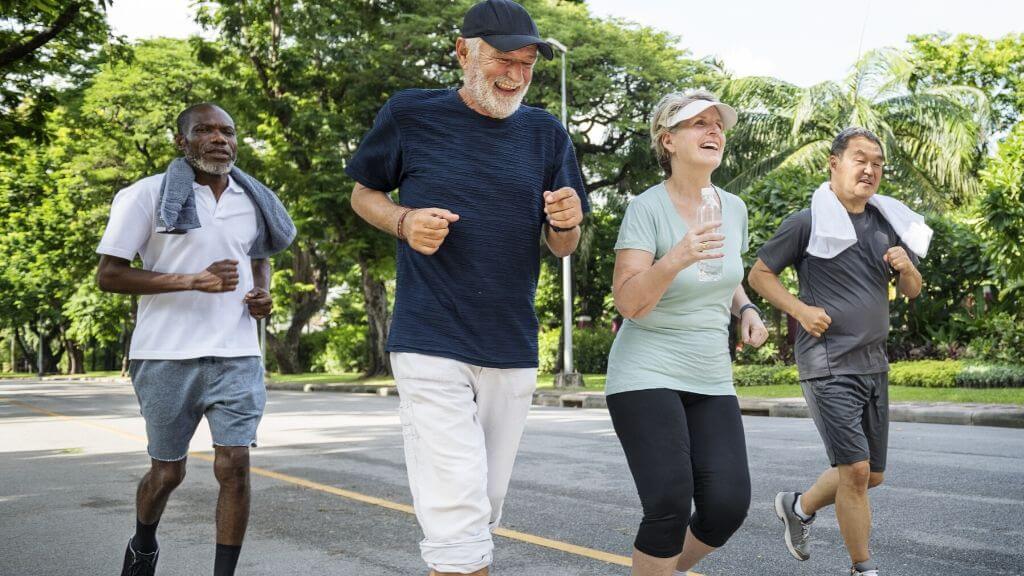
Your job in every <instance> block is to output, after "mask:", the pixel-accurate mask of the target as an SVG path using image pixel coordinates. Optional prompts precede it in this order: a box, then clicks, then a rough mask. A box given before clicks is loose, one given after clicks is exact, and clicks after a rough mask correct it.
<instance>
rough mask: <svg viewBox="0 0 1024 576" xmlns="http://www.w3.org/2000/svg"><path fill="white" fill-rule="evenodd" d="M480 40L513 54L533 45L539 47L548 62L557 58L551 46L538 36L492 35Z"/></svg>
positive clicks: (538, 49)
mask: <svg viewBox="0 0 1024 576" xmlns="http://www.w3.org/2000/svg"><path fill="white" fill-rule="evenodd" d="M480 38H482V39H483V41H484V42H487V43H488V44H490V45H491V46H493V47H494V48H496V49H497V50H501V51H502V52H513V51H515V50H519V49H520V48H522V47H523V46H529V45H531V44H533V45H535V46H537V51H538V52H540V53H541V55H542V56H544V57H545V58H547V59H548V60H551V59H552V58H554V57H555V53H554V51H553V50H552V49H551V45H550V44H548V43H547V42H545V41H543V40H541V39H540V38H538V37H536V36H528V35H524V34H492V35H490V36H481V37H480Z"/></svg>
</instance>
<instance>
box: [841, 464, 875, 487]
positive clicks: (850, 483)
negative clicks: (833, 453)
mask: <svg viewBox="0 0 1024 576" xmlns="http://www.w3.org/2000/svg"><path fill="white" fill-rule="evenodd" d="M870 481H871V465H870V464H868V461H867V460H862V461H860V462H854V463H853V464H840V465H839V482H840V483H841V484H845V485H846V486H847V487H850V488H856V489H858V490H867V489H868V482H870Z"/></svg>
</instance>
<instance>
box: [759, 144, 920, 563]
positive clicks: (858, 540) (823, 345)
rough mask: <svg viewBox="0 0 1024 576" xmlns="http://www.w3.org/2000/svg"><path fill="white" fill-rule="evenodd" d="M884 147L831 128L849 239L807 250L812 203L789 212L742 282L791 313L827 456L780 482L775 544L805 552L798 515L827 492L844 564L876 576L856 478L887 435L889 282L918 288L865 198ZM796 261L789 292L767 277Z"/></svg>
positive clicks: (874, 470) (903, 254) (868, 470)
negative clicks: (799, 478)
mask: <svg viewBox="0 0 1024 576" xmlns="http://www.w3.org/2000/svg"><path fill="white" fill-rule="evenodd" d="M884 162H885V156H884V152H883V151H882V145H881V142H880V141H879V139H878V137H877V136H875V135H874V134H872V133H871V132H869V131H867V130H864V129H862V128H850V129H847V130H844V131H843V132H841V133H840V134H839V135H838V136H836V139H835V141H834V142H833V144H832V150H831V153H830V155H829V169H830V172H831V177H830V179H829V188H830V189H831V191H832V192H833V193H834V194H835V196H836V198H838V199H839V202H840V203H841V204H842V205H843V208H845V209H846V212H847V213H848V216H849V218H850V222H851V223H852V224H853V230H854V231H855V233H856V241H855V242H853V244H852V245H850V246H849V247H848V248H846V249H844V250H842V251H840V252H839V253H838V254H830V255H829V256H831V257H819V256H813V255H811V254H809V253H808V252H807V248H808V245H809V244H810V243H811V235H812V211H811V210H803V211H800V212H797V213H796V214H793V215H792V216H790V217H789V218H787V219H786V221H785V222H783V223H782V226H780V227H779V230H778V231H777V232H776V234H775V236H774V237H773V238H772V239H771V240H769V241H768V242H767V243H765V245H764V246H763V247H762V248H761V249H760V250H759V251H758V253H757V255H758V261H757V263H756V264H755V265H754V267H753V269H751V271H750V276H749V282H750V285H751V287H752V288H754V290H756V291H757V292H758V293H759V294H761V296H763V297H764V298H765V299H766V300H768V301H769V302H770V303H771V304H772V305H773V306H775V307H776V308H779V309H780V310H783V311H785V312H786V313H788V314H789V315H790V316H793V317H794V318H795V319H796V320H797V321H798V322H799V327H798V328H797V334H796V360H797V369H798V370H799V374H800V384H801V387H802V388H803V392H804V397H805V398H806V399H807V406H808V409H809V411H810V413H811V416H812V417H813V418H814V422H815V424H816V426H817V428H818V432H819V433H820V434H821V437H822V440H823V441H824V443H825V449H826V452H827V453H828V457H829V461H830V463H831V464H832V468H831V469H829V470H827V471H825V472H824V473H823V474H822V475H821V476H820V477H819V478H818V480H817V482H815V484H814V486H812V487H811V488H810V489H809V490H807V492H805V493H802V494H801V493H799V492H780V493H779V494H778V495H777V496H776V499H775V511H776V514H777V515H778V516H779V519H780V520H782V522H783V524H784V525H785V528H786V529H785V541H786V546H787V548H788V549H789V552H790V554H792V555H793V556H794V557H795V558H797V559H798V560H807V559H808V558H809V557H810V554H809V553H808V534H809V527H810V523H811V522H813V521H814V517H815V516H814V514H815V512H816V511H817V510H818V509H819V508H823V507H825V506H829V505H831V504H833V503H836V504H837V506H836V516H837V519H838V521H839V526H840V531H841V532H842V534H843V538H844V540H845V541H846V547H847V550H848V551H849V553H850V559H851V562H852V565H853V566H852V568H851V569H850V574H852V575H854V576H877V575H878V569H877V567H876V566H875V565H874V563H873V562H872V561H871V558H870V551H869V541H870V536H871V509H870V506H869V503H868V497H867V491H868V488H871V487H874V486H877V485H879V484H881V483H882V479H883V473H884V471H885V457H886V448H887V444H888V428H889V406H888V404H889V402H888V390H887V389H888V372H889V361H888V358H887V357H886V353H885V343H886V338H887V337H888V334H889V286H890V284H891V283H893V282H894V281H895V283H896V285H897V286H898V288H899V291H900V293H902V294H903V295H904V296H906V297H908V298H915V297H917V295H918V294H920V292H921V274H920V273H919V272H918V271H917V258H916V257H915V256H914V255H913V254H912V253H911V252H910V251H909V250H907V248H906V246H904V244H903V243H902V242H901V241H900V239H899V236H898V235H897V234H896V232H895V231H894V230H893V227H892V226H890V225H889V222H888V221H886V219H885V218H884V217H883V216H882V213H881V212H880V211H879V210H878V209H877V208H875V207H874V206H873V205H870V204H868V200H870V198H871V197H872V196H874V195H875V193H876V192H877V191H878V186H879V184H880V183H881V179H882V171H883V167H884ZM789 266H793V267H794V268H795V269H796V271H797V279H798V280H799V284H800V294H799V297H797V296H794V295H793V294H791V293H790V292H789V291H788V290H786V288H785V287H784V286H783V285H782V283H781V282H780V281H779V278H778V276H779V274H780V273H781V272H782V271H783V270H785V269H786V268H787V267H789Z"/></svg>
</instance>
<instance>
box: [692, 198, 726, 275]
mask: <svg viewBox="0 0 1024 576" xmlns="http://www.w3.org/2000/svg"><path fill="white" fill-rule="evenodd" d="M700 198H701V202H700V210H698V211H697V225H698V226H703V225H704V224H706V223H708V222H721V221H722V207H721V206H720V205H719V204H718V194H717V193H715V189H714V188H702V189H701V191H700ZM711 232H718V228H715V229H714V230H712V231H711ZM721 279H722V259H721V258H715V259H712V260H701V261H700V262H699V263H698V264H697V280H699V281H701V282H717V281H718V280H721Z"/></svg>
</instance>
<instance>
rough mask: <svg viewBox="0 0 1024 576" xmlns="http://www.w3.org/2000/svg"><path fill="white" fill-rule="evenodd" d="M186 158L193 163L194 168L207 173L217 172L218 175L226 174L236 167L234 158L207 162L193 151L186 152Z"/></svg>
mask: <svg viewBox="0 0 1024 576" xmlns="http://www.w3.org/2000/svg"><path fill="white" fill-rule="evenodd" d="M185 160H187V161H188V163H189V164H191V165H192V167H193V168H195V169H196V170H199V171H200V172H205V173H206V174H216V175H217V176H224V175H226V174H229V173H230V172H231V169H232V168H234V167H235V161H234V160H228V161H227V162H207V161H206V160H203V159H202V158H196V157H194V156H192V154H191V153H188V154H185Z"/></svg>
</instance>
